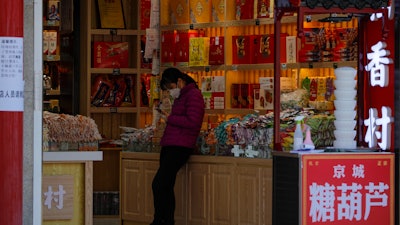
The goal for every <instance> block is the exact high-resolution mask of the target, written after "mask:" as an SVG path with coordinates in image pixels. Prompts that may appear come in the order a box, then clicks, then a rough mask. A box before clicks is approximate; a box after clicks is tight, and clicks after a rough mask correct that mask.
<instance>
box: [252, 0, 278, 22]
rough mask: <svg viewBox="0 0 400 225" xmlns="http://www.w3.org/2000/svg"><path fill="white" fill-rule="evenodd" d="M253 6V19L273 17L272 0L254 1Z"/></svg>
mask: <svg viewBox="0 0 400 225" xmlns="http://www.w3.org/2000/svg"><path fill="white" fill-rule="evenodd" d="M255 5H257V8H256V10H255V11H254V18H273V17H274V0H255Z"/></svg>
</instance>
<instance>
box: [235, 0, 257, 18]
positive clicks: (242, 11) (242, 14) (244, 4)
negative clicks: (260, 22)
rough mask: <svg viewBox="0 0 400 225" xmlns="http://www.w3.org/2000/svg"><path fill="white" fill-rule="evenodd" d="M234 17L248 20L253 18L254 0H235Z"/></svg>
mask: <svg viewBox="0 0 400 225" xmlns="http://www.w3.org/2000/svg"><path fill="white" fill-rule="evenodd" d="M235 1H236V19H237V20H248V19H253V18H254V0H235Z"/></svg>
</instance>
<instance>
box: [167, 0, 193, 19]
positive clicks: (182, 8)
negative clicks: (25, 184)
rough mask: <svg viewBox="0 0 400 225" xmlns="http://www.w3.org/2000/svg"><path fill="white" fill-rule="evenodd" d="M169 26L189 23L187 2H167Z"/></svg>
mask: <svg viewBox="0 0 400 225" xmlns="http://www.w3.org/2000/svg"><path fill="white" fill-rule="evenodd" d="M169 7H170V10H169V11H170V16H171V19H170V21H171V24H185V23H189V22H190V20H189V18H190V17H189V0H174V1H169Z"/></svg>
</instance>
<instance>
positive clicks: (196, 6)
mask: <svg viewBox="0 0 400 225" xmlns="http://www.w3.org/2000/svg"><path fill="white" fill-rule="evenodd" d="M189 4H190V23H209V22H210V21H211V0H189Z"/></svg>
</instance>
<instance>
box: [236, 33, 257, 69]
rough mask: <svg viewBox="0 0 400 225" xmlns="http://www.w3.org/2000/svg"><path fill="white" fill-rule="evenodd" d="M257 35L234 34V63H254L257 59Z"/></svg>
mask: <svg viewBox="0 0 400 225" xmlns="http://www.w3.org/2000/svg"><path fill="white" fill-rule="evenodd" d="M256 38H257V36H256V35H246V36H232V64H253V63H255V60H256V53H255V44H254V40H255V39H256Z"/></svg>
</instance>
